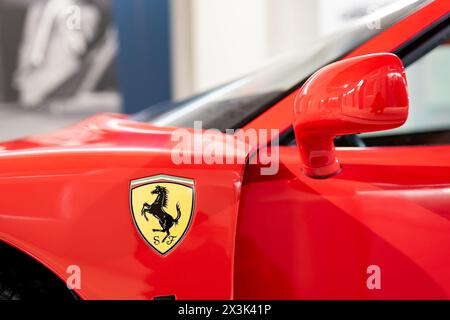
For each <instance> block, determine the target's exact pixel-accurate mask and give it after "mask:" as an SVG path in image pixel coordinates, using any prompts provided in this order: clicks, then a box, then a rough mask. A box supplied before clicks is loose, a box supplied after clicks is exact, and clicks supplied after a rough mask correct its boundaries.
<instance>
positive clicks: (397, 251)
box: [0, 0, 450, 299]
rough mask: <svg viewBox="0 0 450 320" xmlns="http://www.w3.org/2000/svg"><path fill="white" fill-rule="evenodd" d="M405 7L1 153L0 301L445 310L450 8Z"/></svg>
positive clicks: (449, 230)
mask: <svg viewBox="0 0 450 320" xmlns="http://www.w3.org/2000/svg"><path fill="white" fill-rule="evenodd" d="M394 7H395V8H393V7H392V6H389V7H387V8H388V9H384V10H381V11H379V12H377V13H376V14H375V15H371V16H369V17H367V19H366V20H361V23H358V24H355V25H352V26H350V27H349V28H346V29H345V30H342V31H339V32H338V33H337V34H336V35H334V36H333V37H331V38H329V39H327V40H323V41H321V42H320V43H318V44H317V45H311V46H309V47H308V48H305V50H303V51H302V53H301V54H300V55H296V56H292V57H285V58H284V59H282V60H280V61H277V62H274V63H273V64H272V65H270V66H269V67H267V68H264V69H263V70H261V71H259V72H256V73H254V74H252V75H250V76H248V77H244V78H242V79H239V80H237V81H235V82H232V83H229V84H227V85H224V86H222V87H219V88H217V89H214V90H211V91H209V92H206V93H204V94H202V95H199V96H196V97H193V98H191V99H188V100H186V101H182V102H178V103H171V104H164V105H157V106H153V107H150V108H148V109H147V110H145V111H143V112H141V113H139V114H137V115H134V116H131V117H127V116H124V115H114V114H102V115H98V116H95V117H93V118H90V119H87V120H86V121H84V122H82V123H80V124H78V125H75V126H73V127H70V128H67V129H64V130H62V131H59V132H55V133H52V134H45V135H37V136H31V137H28V138H26V139H21V140H16V141H10V142H5V143H1V144H0V299H32V298H57V299H66V298H67V299H73V298H81V299H171V298H175V299H448V298H450V95H449V94H450V90H449V89H450V64H449V61H450V54H449V53H450V45H449V44H450V43H449V35H450V15H449V11H450V1H449V0H435V1H400V2H399V3H397V4H396V5H394ZM407 81H408V84H407ZM408 87H409V89H408ZM17 125H20V124H17ZM212 129H217V130H212ZM238 129H239V130H238Z"/></svg>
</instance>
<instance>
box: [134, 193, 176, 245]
mask: <svg viewBox="0 0 450 320" xmlns="http://www.w3.org/2000/svg"><path fill="white" fill-rule="evenodd" d="M168 192H169V191H167V188H165V187H161V186H159V185H158V186H156V188H155V189H154V190H153V191H152V194H157V195H158V196H157V197H156V200H155V201H153V203H152V204H148V203H147V202H145V203H144V205H143V206H142V210H141V214H142V215H143V216H144V218H145V220H147V221H148V218H147V213H150V214H151V215H152V216H154V217H155V218H156V219H158V222H159V224H160V225H161V228H162V229H153V232H165V233H167V235H166V236H165V237H164V239H163V240H162V242H164V241H166V239H167V237H169V236H170V228H172V227H173V225H176V224H178V220H180V218H181V210H180V203H179V202H177V217H176V218H175V219H174V218H173V217H172V216H171V215H170V214H168V213H167V212H166V211H165V210H164V208H166V207H167V193H168Z"/></svg>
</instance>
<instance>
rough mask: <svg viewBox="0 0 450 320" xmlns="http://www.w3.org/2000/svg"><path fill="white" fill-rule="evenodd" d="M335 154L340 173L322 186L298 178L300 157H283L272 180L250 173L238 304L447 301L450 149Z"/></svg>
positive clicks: (292, 150) (240, 238) (287, 151)
mask: <svg viewBox="0 0 450 320" xmlns="http://www.w3.org/2000/svg"><path fill="white" fill-rule="evenodd" d="M336 153H337V155H338V157H339V159H340V161H341V164H342V167H343V170H342V172H341V173H340V174H339V175H337V176H334V177H332V178H329V179H325V180H318V179H311V178H308V177H306V176H305V175H303V174H302V173H301V165H300V164H301V160H300V157H299V153H298V150H297V148H296V147H281V148H280V162H281V164H280V171H279V173H278V174H277V175H275V176H261V175H260V174H259V167H258V166H257V165H250V166H249V167H248V168H247V170H246V174H245V178H244V181H245V182H244V185H243V187H242V195H241V205H240V209H239V212H240V215H239V222H238V230H237V231H238V232H237V241H236V243H237V248H236V262H235V263H236V264H235V265H236V270H235V298H236V299H431V298H435V299H449V298H450V273H449V272H448V270H449V266H450V255H449V254H447V253H448V252H450V211H449V208H450V152H449V147H448V146H442V147H416V148H388V149H387V150H386V149H385V148H346V149H344V148H338V149H337V151H336ZM370 265H377V266H379V267H380V268H381V290H369V289H368V288H367V286H366V281H367V279H368V278H369V275H370V274H368V273H367V268H368V267H369V266H370Z"/></svg>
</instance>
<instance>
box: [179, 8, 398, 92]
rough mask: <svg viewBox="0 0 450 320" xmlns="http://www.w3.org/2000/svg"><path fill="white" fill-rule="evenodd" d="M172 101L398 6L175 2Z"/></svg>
mask: <svg viewBox="0 0 450 320" xmlns="http://www.w3.org/2000/svg"><path fill="white" fill-rule="evenodd" d="M171 1H172V20H173V25H172V33H173V35H172V38H173V43H172V47H173V48H172V49H173V50H172V51H173V85H174V98H175V99H180V98H183V97H186V96H189V95H191V94H193V93H198V92H201V91H203V90H206V89H209V88H212V87H214V86H217V85H220V84H223V83H226V82H228V81H231V80H233V79H236V78H238V77H240V76H243V75H245V74H247V73H249V72H251V71H253V70H255V69H257V68H259V67H261V66H262V65H264V64H265V63H267V62H268V60H270V59H271V58H273V57H276V56H278V55H280V54H283V53H286V52H289V51H291V50H295V49H299V48H300V49H301V48H302V47H304V46H307V45H308V43H309V42H311V41H314V40H315V39H317V38H318V37H320V36H323V35H325V34H329V33H331V32H333V31H336V30H337V29H338V28H340V27H342V25H344V24H345V22H346V20H347V21H348V19H350V18H349V16H346V15H345V14H344V13H345V12H350V13H351V14H353V15H358V14H360V13H361V12H362V13H365V12H368V11H370V10H371V8H370V5H373V4H380V3H386V2H392V1H395V0H358V1H354V0H171Z"/></svg>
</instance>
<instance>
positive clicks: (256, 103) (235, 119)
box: [133, 0, 429, 131]
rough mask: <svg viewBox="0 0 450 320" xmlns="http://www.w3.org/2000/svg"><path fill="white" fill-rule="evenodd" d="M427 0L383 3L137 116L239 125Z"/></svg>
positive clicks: (165, 122)
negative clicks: (303, 44) (247, 70)
mask: <svg viewBox="0 0 450 320" xmlns="http://www.w3.org/2000/svg"><path fill="white" fill-rule="evenodd" d="M427 2H429V1H411V0H408V1H399V2H397V3H394V4H392V5H389V6H386V7H383V8H381V9H380V10H378V11H377V12H375V13H373V14H371V15H368V16H366V17H364V18H361V19H359V20H357V21H356V22H354V23H352V24H351V25H349V26H348V27H347V28H346V29H344V30H342V31H340V32H339V33H337V34H334V35H331V36H329V37H327V38H325V39H323V38H322V39H320V41H317V42H316V43H313V44H310V45H308V48H305V49H303V50H301V52H296V53H290V54H287V55H284V56H282V57H279V58H277V59H275V60H273V61H271V62H270V63H269V64H268V65H267V66H266V67H265V68H263V69H262V70H260V71H257V72H255V73H253V74H250V75H248V76H246V77H243V78H241V79H238V80H236V81H234V82H231V83H228V84H226V85H223V86H221V87H218V88H216V89H213V90H210V91H208V92H205V93H202V94H200V95H197V96H194V97H192V98H189V99H187V100H184V101H179V102H171V103H163V104H158V105H155V106H152V107H149V108H147V109H146V110H144V111H142V112H140V113H138V114H136V115H134V116H133V119H134V120H138V121H145V122H150V123H152V124H154V125H156V126H175V127H193V126H194V121H202V127H203V128H205V129H210V128H216V129H219V130H221V131H225V130H226V129H236V128H240V127H241V126H243V125H245V124H246V123H247V122H248V121H250V120H251V119H252V118H254V117H255V116H256V115H258V114H260V113H262V112H264V111H265V110H266V109H267V108H269V107H270V106H272V105H273V104H274V103H275V102H277V101H278V100H280V99H282V98H283V97H284V96H286V95H287V94H288V93H289V92H290V91H291V90H292V89H294V88H296V87H298V86H299V85H301V83H302V82H303V81H304V80H306V78H307V77H308V76H309V75H311V74H312V73H314V72H315V71H316V70H317V69H319V68H320V67H322V66H324V65H326V64H328V63H331V62H333V61H336V60H338V59H339V58H340V57H342V56H344V55H345V54H346V53H347V52H349V51H351V50H352V49H353V48H355V47H357V46H358V45H359V44H361V43H363V42H364V41H367V40H368V39H370V38H371V37H373V36H375V35H376V34H378V33H379V32H381V31H382V30H383V29H386V28H388V27H389V26H391V25H392V24H393V23H395V22H396V21H398V20H400V19H402V18H404V17H405V16H407V15H409V14H410V13H411V12H413V11H415V10H417V9H418V8H419V7H420V6H422V5H424V4H426V3H427ZM373 21H379V22H380V23H379V25H380V26H382V28H375V27H371V26H372V25H373Z"/></svg>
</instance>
